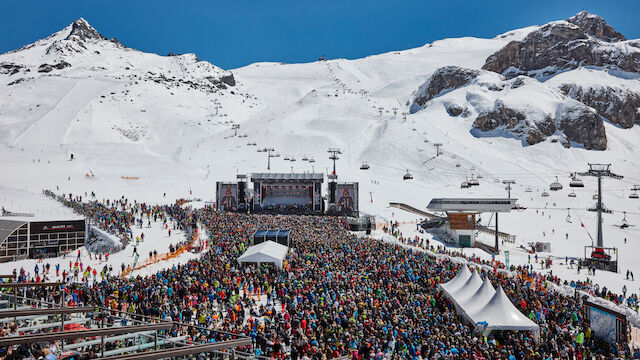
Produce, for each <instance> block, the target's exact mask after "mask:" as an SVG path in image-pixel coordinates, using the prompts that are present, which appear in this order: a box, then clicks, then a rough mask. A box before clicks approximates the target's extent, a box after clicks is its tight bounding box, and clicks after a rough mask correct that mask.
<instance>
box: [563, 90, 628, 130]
mask: <svg viewBox="0 0 640 360" xmlns="http://www.w3.org/2000/svg"><path fill="white" fill-rule="evenodd" d="M560 91H562V93H564V94H565V95H567V96H569V97H571V98H572V99H575V100H578V101H580V102H581V103H583V104H585V105H587V106H590V107H592V108H594V109H596V111H598V114H600V115H601V116H603V117H605V118H607V119H608V120H609V121H611V122H612V123H614V124H617V125H620V126H621V127H623V128H626V129H628V128H630V127H632V126H633V125H634V124H640V114H639V113H638V111H639V110H638V109H640V94H638V93H636V92H633V91H631V90H627V89H621V88H614V87H609V86H604V87H600V88H594V87H591V88H583V87H581V86H580V85H577V84H563V85H561V86H560Z"/></svg>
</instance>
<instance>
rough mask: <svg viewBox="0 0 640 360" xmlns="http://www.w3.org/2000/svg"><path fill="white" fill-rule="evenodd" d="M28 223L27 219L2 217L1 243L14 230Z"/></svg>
mask: <svg viewBox="0 0 640 360" xmlns="http://www.w3.org/2000/svg"><path fill="white" fill-rule="evenodd" d="M26 223H27V222H26V221H15V220H3V219H0V244H2V243H3V242H4V241H5V240H6V238H8V237H9V235H11V233H12V232H14V231H15V230H16V229H17V228H19V227H20V226H22V225H24V224H26Z"/></svg>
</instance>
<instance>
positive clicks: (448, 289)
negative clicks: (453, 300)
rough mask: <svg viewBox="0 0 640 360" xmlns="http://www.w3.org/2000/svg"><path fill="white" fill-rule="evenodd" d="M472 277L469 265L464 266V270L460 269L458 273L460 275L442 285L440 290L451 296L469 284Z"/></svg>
mask: <svg viewBox="0 0 640 360" xmlns="http://www.w3.org/2000/svg"><path fill="white" fill-rule="evenodd" d="M470 276H471V272H470V271H469V268H468V267H467V265H466V264H465V265H462V268H461V269H460V271H458V274H457V275H456V276H455V277H454V278H453V279H451V280H449V281H448V282H446V283H444V284H440V289H442V290H444V292H445V293H446V294H447V295H449V294H451V293H453V292H454V291H456V290H458V289H459V288H461V287H462V286H463V285H464V283H466V282H467V280H468V279H469V277H470Z"/></svg>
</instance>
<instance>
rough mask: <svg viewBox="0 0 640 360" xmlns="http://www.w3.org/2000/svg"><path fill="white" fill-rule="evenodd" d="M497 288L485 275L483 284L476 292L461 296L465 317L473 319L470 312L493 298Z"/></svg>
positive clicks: (459, 302)
mask: <svg viewBox="0 0 640 360" xmlns="http://www.w3.org/2000/svg"><path fill="white" fill-rule="evenodd" d="M495 293H496V290H495V289H494V288H493V285H491V281H489V278H487V277H485V278H484V281H483V282H482V285H481V286H480V288H479V289H478V290H476V292H474V293H473V294H471V295H469V296H467V297H459V298H458V305H459V306H460V308H462V309H463V312H464V317H465V318H466V319H467V320H468V321H470V322H471V321H472V320H471V318H470V317H469V315H468V314H471V313H475V312H476V311H478V310H480V309H481V308H482V307H483V306H484V305H485V304H487V303H488V302H489V300H491V298H492V297H493V295H494V294H495Z"/></svg>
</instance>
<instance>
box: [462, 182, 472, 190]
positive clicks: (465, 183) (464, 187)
mask: <svg viewBox="0 0 640 360" xmlns="http://www.w3.org/2000/svg"><path fill="white" fill-rule="evenodd" d="M470 187H471V185H469V182H468V181H463V182H462V184H460V189H468V188H470Z"/></svg>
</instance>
